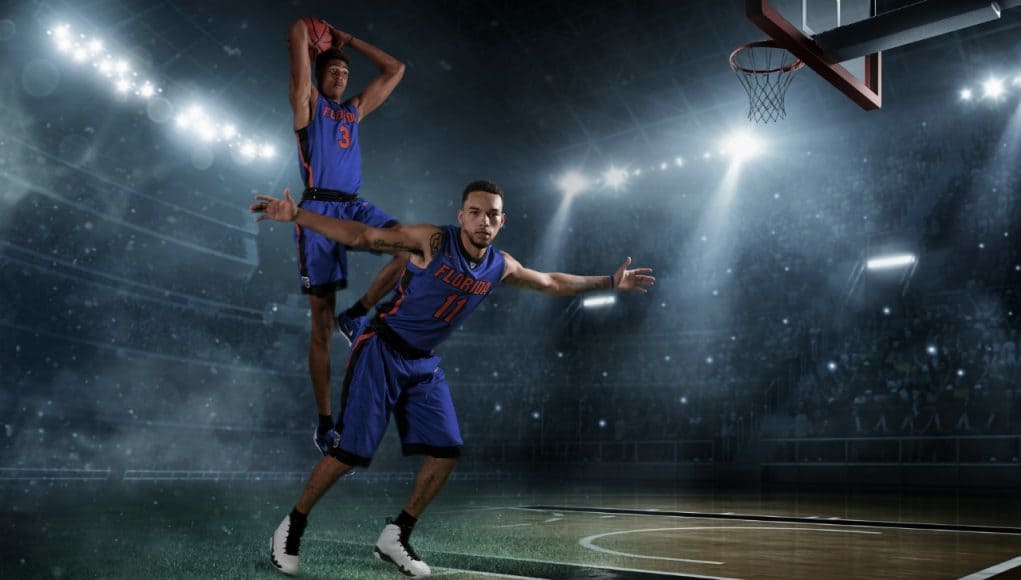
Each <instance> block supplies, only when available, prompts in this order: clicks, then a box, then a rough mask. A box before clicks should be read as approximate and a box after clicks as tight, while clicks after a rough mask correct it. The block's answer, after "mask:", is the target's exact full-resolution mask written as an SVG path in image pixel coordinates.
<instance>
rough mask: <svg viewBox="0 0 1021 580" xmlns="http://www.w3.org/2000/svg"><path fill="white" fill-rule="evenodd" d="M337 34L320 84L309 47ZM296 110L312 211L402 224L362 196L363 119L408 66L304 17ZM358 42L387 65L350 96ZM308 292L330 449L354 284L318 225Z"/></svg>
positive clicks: (295, 57)
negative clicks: (335, 348) (339, 341)
mask: <svg viewBox="0 0 1021 580" xmlns="http://www.w3.org/2000/svg"><path fill="white" fill-rule="evenodd" d="M310 26H311V27H313V28H314V29H315V30H316V34H317V35H318V34H322V33H324V32H326V31H329V34H330V35H331V36H332V39H333V47H332V48H329V49H328V50H325V51H323V52H321V53H319V54H318V56H317V57H316V59H315V75H316V77H315V83H313V82H312V77H311V73H310V62H309V53H310V50H309V49H313V50H312V52H313V53H314V52H316V51H318V49H319V43H318V42H317V41H318V38H312V37H311V36H310V30H309V27H310ZM288 45H289V50H290V55H291V58H290V61H291V90H290V100H291V108H292V109H293V111H294V131H295V133H296V137H297V141H298V155H299V161H300V172H301V179H302V182H303V183H304V186H305V191H304V193H303V194H302V196H301V197H302V201H301V207H302V209H304V210H306V211H308V212H314V213H318V214H322V215H327V216H332V217H336V218H342V219H350V220H355V221H359V222H362V223H364V224H367V225H370V226H374V227H384V228H385V227H390V226H393V225H396V224H397V220H395V219H394V218H393V217H391V216H390V215H388V214H386V213H385V212H383V211H381V210H379V209H377V208H376V207H375V206H374V205H373V204H372V203H370V202H368V201H366V200H364V199H362V198H359V197H358V190H359V188H361V185H362V162H361V149H360V147H359V141H358V129H359V126H360V124H361V121H362V120H363V119H365V117H366V116H367V115H368V114H369V113H371V112H373V111H374V110H376V109H377V108H378V107H379V106H380V105H382V104H383V102H384V101H386V99H387V97H389V96H390V93H392V92H393V90H394V88H395V87H396V86H397V84H398V83H399V82H400V81H401V77H402V76H403V75H404V65H403V64H402V63H401V62H400V61H398V60H397V59H395V58H394V57H392V56H390V55H389V54H387V53H385V52H383V51H382V50H380V49H379V48H376V47H375V46H373V45H371V44H369V43H368V42H365V41H364V40H361V39H358V38H355V37H354V36H352V35H351V34H349V33H347V32H344V31H342V30H340V29H338V28H335V27H333V26H330V25H329V24H328V23H326V22H325V21H322V20H318V19H313V18H303V19H301V20H297V21H295V22H294V23H293V24H292V25H291V28H290V31H289V35H288ZM343 46H350V47H352V48H353V49H355V50H357V51H358V52H360V53H362V54H363V55H365V56H366V57H367V58H368V59H369V60H370V61H372V63H373V64H375V65H376V66H377V67H378V68H379V75H377V76H376V77H375V78H373V79H372V80H371V81H370V82H369V84H368V85H366V87H365V90H363V91H362V92H361V93H359V94H357V95H355V96H353V97H351V98H349V99H347V100H342V99H343V95H344V90H345V89H346V88H347V81H348V58H347V55H345V54H344V53H343V52H341V51H340V48H341V47H343ZM295 239H296V242H297V246H298V264H299V269H300V283H301V290H302V292H304V293H306V294H308V297H309V306H310V308H311V317H312V336H311V340H310V342H309V352H308V367H309V374H310V375H311V379H312V389H313V391H314V394H315V403H316V408H317V410H318V413H319V420H318V425H317V427H316V430H315V434H314V441H315V443H316V446H317V447H319V449H320V451H322V452H323V453H324V454H325V453H326V452H327V451H328V450H329V441H330V440H332V439H334V438H336V432H335V431H334V429H333V422H332V420H331V417H332V409H331V407H330V342H331V338H332V335H333V324H334V316H336V312H335V310H336V294H335V292H336V291H337V290H340V289H343V288H345V287H346V286H347V248H345V247H344V245H343V244H339V243H337V242H335V241H333V240H330V239H328V238H326V237H324V236H322V235H320V234H319V233H317V232H315V231H314V230H309V229H306V228H303V227H302V226H300V225H299V226H296V227H295ZM406 262H407V256H406V255H398V256H397V257H395V258H394V259H393V260H391V261H390V262H389V263H388V264H387V265H386V266H384V267H383V269H382V270H381V271H380V272H379V274H377V275H376V278H375V279H374V280H373V282H372V284H371V285H370V286H369V288H368V290H367V291H366V293H365V295H364V296H362V297H361V299H359V300H358V301H357V302H355V303H354V304H353V305H352V306H351V307H350V308H348V309H347V310H346V311H344V312H343V313H341V315H340V316H339V317H337V324H338V327H339V329H340V332H341V334H342V335H343V336H344V337H345V338H346V339H347V340H348V342H350V341H351V339H352V338H353V335H354V333H355V331H356V329H357V328H358V326H360V322H361V321H363V320H364V316H365V314H366V313H367V312H368V310H369V309H370V308H372V306H373V305H374V304H375V303H376V302H378V301H379V299H380V298H382V297H383V296H384V295H385V294H386V293H387V292H389V291H390V290H391V289H392V288H393V287H394V285H395V284H396V283H397V280H398V278H399V277H400V273H401V271H402V270H403V269H404V264H405V263H406Z"/></svg>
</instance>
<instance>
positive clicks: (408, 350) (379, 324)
mask: <svg viewBox="0 0 1021 580" xmlns="http://www.w3.org/2000/svg"><path fill="white" fill-rule="evenodd" d="M369 326H371V327H372V329H373V330H375V331H376V334H377V335H378V336H379V337H380V338H382V339H383V342H385V343H387V344H388V345H390V346H391V347H393V349H394V350H396V351H397V352H399V353H401V354H402V355H404V357H405V358H426V357H429V356H432V355H433V353H432V352H431V351H428V350H422V349H420V348H415V347H413V346H411V345H410V344H408V343H407V342H405V341H404V339H403V338H401V337H400V335H398V334H397V333H396V332H394V329H392V328H390V327H389V326H387V324H386V323H385V322H383V321H382V320H380V319H379V318H373V319H372V322H370V323H369Z"/></svg>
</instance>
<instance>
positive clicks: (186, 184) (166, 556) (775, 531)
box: [0, 0, 1021, 579]
mask: <svg viewBox="0 0 1021 580" xmlns="http://www.w3.org/2000/svg"><path fill="white" fill-rule="evenodd" d="M865 3H866V4H868V3H869V2H868V0H866V2H865ZM758 4H760V2H755V1H754V0H750V1H747V2H746V1H741V0H719V1H718V0H711V1H710V0H691V1H683V2H681V1H587V0H586V1H582V0H578V1H561V0H555V1H554V0H546V1H534V2H523V1H522V2H518V1H512V0H479V1H467V0H463V1H435V2H426V1H410V0H409V1H399V2H359V3H354V2H329V3H327V2H323V3H313V2H307V1H304V0H292V1H290V2H287V3H269V2H265V3H228V2H223V3H219V2H198V1H189V0H153V1H152V2H127V1H118V0H88V1H81V2H79V1H74V2H72V1H70V0H40V1H23V2H17V1H14V2H12V1H8V2H5V3H4V4H3V9H2V11H0V54H2V55H3V56H2V58H3V67H2V69H0V75H2V79H3V82H2V83H0V108H2V115H0V184H2V187H0V209H2V211H0V267H2V278H0V280H2V282H0V284H2V285H0V289H2V294H0V296H2V299H3V305H4V306H3V308H2V309H0V379H2V380H0V424H2V430H0V498H2V501H0V577H3V578H132V579H137V578H274V577H277V575H278V572H277V571H276V570H275V569H274V567H273V565H272V564H271V563H270V558H269V550H268V548H267V539H268V538H269V537H270V535H271V534H272V533H273V530H274V529H275V526H276V525H277V524H278V523H279V521H280V518H281V517H282V516H283V515H286V513H287V512H288V510H290V509H291V507H292V506H293V505H294V501H295V499H296V498H297V496H298V494H299V492H300V491H301V488H302V486H303V484H304V481H305V480H306V478H307V476H308V473H309V471H310V469H311V468H312V467H313V465H315V463H316V462H317V461H318V460H319V458H320V455H319V453H318V451H317V450H316V449H315V448H314V447H313V445H312V442H311V434H312V430H313V428H314V426H315V423H316V413H315V407H314V405H313V400H312V389H311V385H310V380H309V377H308V370H307V369H308V363H307V353H308V340H309V327H310V318H309V308H308V301H307V299H306V297H305V296H304V295H302V294H301V293H300V288H299V284H298V275H297V274H298V265H297V255H296V251H295V245H294V240H293V232H292V229H293V227H292V225H291V224H281V223H277V222H263V223H260V224H256V222H255V219H254V217H253V216H252V215H251V214H249V212H248V209H247V208H248V205H249V204H250V203H251V202H252V198H253V196H254V195H255V194H258V193H269V194H273V195H280V194H281V192H282V191H283V189H284V188H285V187H289V188H291V189H292V190H295V191H297V192H298V193H300V191H301V188H302V182H301V179H300V176H299V173H298V155H297V150H296V147H295V144H294V143H295V141H294V133H293V132H292V114H291V110H290V107H289V103H288V79H289V69H288V52H287V44H286V36H287V30H288V27H289V26H290V24H291V22H293V21H294V20H296V19H298V18H300V17H302V16H306V15H312V16H316V17H321V18H324V19H326V20H329V21H330V22H332V23H333V24H335V25H337V26H339V27H340V28H343V29H344V30H347V31H350V32H351V33H352V34H354V35H355V36H357V37H359V38H364V39H365V40H368V41H369V42H371V43H373V44H375V45H376V46H379V47H380V48H382V49H384V50H386V51H387V52H389V53H390V54H392V55H394V56H395V57H396V58H398V59H400V60H401V61H402V62H404V63H405V64H406V66H407V70H406V73H405V76H404V79H403V81H402V82H401V84H400V85H399V86H398V87H397V89H396V90H395V91H394V93H393V95H392V96H391V97H390V98H389V100H388V101H387V102H386V103H385V104H384V105H383V106H382V107H381V108H380V109H379V110H378V111H376V112H375V113H373V115H372V116H370V117H368V118H367V119H366V120H365V122H364V124H363V126H362V132H361V138H362V154H363V160H364V161H363V169H364V176H365V179H364V183H363V186H362V189H361V193H362V195H364V196H365V197H367V198H368V199H370V200H372V201H373V202H375V203H376V204H377V205H378V206H380V207H381V208H384V209H385V210H386V211H388V212H390V213H392V214H393V215H395V216H397V217H398V218H399V219H400V220H401V221H402V222H403V223H406V224H412V223H419V222H428V223H437V224H447V223H455V220H456V210H457V209H458V208H459V207H460V194H461V190H462V189H463V188H464V187H465V185H466V184H467V183H469V182H470V181H472V180H475V179H489V180H492V181H494V182H496V183H497V184H499V185H500V186H501V187H502V188H503V189H504V191H505V192H506V197H505V200H504V203H505V209H506V211H507V215H508V219H507V225H506V227H505V228H504V230H503V232H502V233H501V235H500V239H499V240H498V241H497V245H498V246H499V247H500V248H501V249H504V250H506V251H508V252H509V253H510V254H512V255H514V256H515V257H516V258H518V259H519V260H520V261H521V262H522V263H523V264H525V265H527V266H530V267H533V268H536V269H539V270H544V271H564V272H575V273H584V274H603V275H606V274H610V273H612V272H613V271H614V270H615V269H616V268H617V267H618V266H619V265H620V263H621V262H622V261H623V260H624V259H625V258H626V257H627V256H631V257H632V258H633V260H634V264H635V265H636V266H649V267H652V268H654V269H655V275H656V284H655V286H653V288H652V289H651V290H650V291H649V293H648V294H646V295H641V294H637V293H627V294H616V295H607V294H605V293H594V294H589V295H585V296H578V297H573V298H571V297H567V298H561V297H551V296H546V295H543V294H539V293H536V292H528V291H524V290H518V289H515V288H510V287H501V288H500V289H498V290H497V291H496V292H495V293H494V294H493V295H492V296H491V297H490V298H489V299H488V300H487V301H486V302H485V303H484V304H483V306H482V307H480V309H479V310H477V311H476V313H475V314H474V316H473V317H472V318H471V319H470V320H469V321H468V322H467V323H466V324H464V326H463V327H462V328H459V329H458V330H457V331H456V332H455V333H454V335H453V337H452V338H451V339H450V340H448V341H447V342H446V343H445V344H443V345H442V346H441V347H440V348H439V349H438V351H439V352H440V354H441V355H442V357H443V367H444V369H445V371H446V374H447V377H448V379H449V382H450V384H451V391H452V393H453V397H454V402H455V405H456V408H457V413H458V416H459V419H460V422H461V430H462V434H463V436H464V440H465V445H464V448H463V452H464V456H463V458H462V460H461V462H460V463H459V465H458V467H457V470H456V471H455V472H454V475H453V476H452V478H451V481H450V482H449V483H448V485H447V486H446V487H445V488H444V490H443V491H442V492H441V493H440V495H439V496H438V497H437V499H436V500H435V501H434V502H433V504H432V505H431V506H430V508H429V510H428V511H427V512H426V513H425V514H424V515H423V517H422V519H421V521H420V522H419V524H418V526H417V527H416V530H417V531H416V534H415V537H414V540H415V548H416V550H417V551H418V552H419V554H420V555H421V556H422V558H423V559H424V560H425V561H427V562H428V563H429V564H430V565H431V566H432V569H433V575H434V576H447V577H451V578H600V579H602V578H660V577H672V578H778V579H779V578H923V579H935V578H968V579H979V578H991V577H996V578H1007V577H1018V576H1016V575H1021V501H1019V500H1018V497H1019V495H1018V494H1019V492H1021V381H1019V378H1021V352H1019V336H1018V330H1019V323H1018V318H1019V316H1021V299H1019V290H1021V245H1019V243H1018V238H1021V228H1019V218H1021V204H1019V203H1018V200H1019V187H1021V156H1019V153H1021V147H1019V145H1021V10H1017V9H1015V8H1016V4H1017V3H1016V2H1009V1H1008V2H1000V3H990V2H966V1H963V0H962V1H960V2H940V1H935V0H934V1H930V2H928V3H926V2H922V3H918V2H906V1H901V2H893V1H885V0H879V2H878V6H873V7H872V9H873V14H877V15H882V14H884V13H889V12H892V11H896V10H899V9H903V8H905V7H906V8H908V9H910V8H911V6H910V5H912V4H916V5H917V4H930V5H932V6H931V7H930V8H927V9H925V10H926V13H927V14H930V15H936V16H935V17H933V20H934V21H936V23H937V25H936V30H935V31H934V29H933V28H932V27H929V28H925V32H924V34H920V35H916V36H915V37H913V38H911V39H910V40H911V42H910V43H899V44H898V45H896V46H893V45H892V44H891V45H886V46H884V47H883V54H882V56H883V62H882V69H881V80H882V107H881V108H879V109H878V110H871V111H866V110H863V106H862V104H861V103H856V101H854V100H852V99H851V98H848V94H847V92H846V91H843V90H838V88H836V87H835V86H832V84H833V83H835V81H834V79H833V78H827V77H826V76H824V75H823V74H821V73H820V72H819V69H815V68H814V67H815V66H820V65H818V63H809V65H811V66H805V67H803V68H802V69H801V70H791V71H789V72H786V73H783V74H788V75H792V77H791V78H786V79H782V81H781V82H786V81H787V80H789V81H791V84H790V85H789V87H788V90H787V91H786V95H784V96H785V99H784V100H782V102H780V103H775V102H773V103H758V106H760V107H766V108H767V109H768V108H770V107H772V108H773V110H774V112H775V108H776V106H777V105H778V104H779V105H780V106H783V107H785V109H786V111H785V112H786V116H785V117H783V118H780V119H778V120H776V121H767V122H762V123H756V122H751V121H749V119H748V115H749V95H748V94H747V93H746V92H745V88H744V87H743V85H742V80H748V79H749V78H751V79H752V80H759V79H760V78H761V75H762V74H763V73H761V72H760V73H747V74H750V75H752V76H751V77H748V76H745V75H746V73H742V72H740V71H738V72H737V73H735V71H734V70H732V68H731V66H730V64H729V63H728V57H729V56H730V54H731V52H732V51H733V50H734V49H736V48H737V47H739V46H741V45H743V44H745V43H748V42H751V41H755V40H761V39H763V38H766V37H767V36H772V35H774V34H773V32H768V31H767V32H768V34H767V32H764V30H765V29H762V27H761V26H757V24H759V23H757V22H754V21H753V20H750V19H749V18H748V16H747V12H748V11H749V10H750V9H751V8H752V7H753V5H758ZM761 4H763V5H765V3H764V2H761ZM772 4H777V5H779V4H781V2H773V3H772ZM784 4H786V5H788V6H787V9H789V8H790V6H789V5H790V4H792V2H786V3H784ZM794 4H798V2H794ZM807 4H810V5H814V6H820V5H827V4H828V5H831V8H832V5H839V2H836V1H835V0H834V1H832V2H828V3H827V2H824V1H819V2H815V3H811V2H809V3H807ZM848 4H852V2H851V1H850V0H844V5H845V7H846V6H847V5H848ZM948 5H954V7H955V8H954V10H956V12H955V13H954V14H949V13H947V10H949V9H948V8H947V6H948ZM802 7H803V8H804V5H803V6H802ZM810 7H811V6H810ZM824 7H825V6H824ZM994 8H995V9H994ZM805 9H806V11H807V8H805ZM838 10H839V8H838ZM941 10H942V11H943V12H940V11H941ZM969 11H970V12H969ZM916 12H917V11H916ZM958 13H961V14H963V15H961V14H958ZM965 13H967V14H965ZM986 13H989V14H986ZM956 16H960V18H956ZM972 17H973V18H972ZM870 18H872V16H871V14H866V17H865V18H863V19H862V18H859V20H860V21H865V22H868V21H869V19H870ZM876 18H877V19H878V16H876ZM967 18H972V19H971V20H967ZM962 19H965V20H967V21H966V22H965V21H963V20H962ZM876 22H877V24H875V26H873V25H872V23H871V22H868V26H869V27H870V28H866V32H867V31H869V30H875V31H879V32H883V33H884V34H886V33H889V32H890V31H891V30H893V31H895V32H896V31H904V30H908V29H909V28H910V27H909V26H908V25H907V24H905V23H904V22H905V21H903V20H896V19H895V20H894V22H895V24H894V25H893V26H892V27H891V26H886V27H885V28H880V27H879V26H878V20H876ZM802 24H804V25H806V26H805V28H807V24H808V20H807V19H806V20H805V21H803V22H802ZM838 24H840V25H841V26H843V25H844V24H846V19H845V22H840V23H838ZM887 24H889V21H888V22H887ZM830 27H831V28H833V26H830ZM919 29H920V27H918V26H916V27H915V31H917V30H919ZM859 31H860V29H859ZM817 39H818V40H819V43H820V45H822V44H824V42H823V39H822V36H821V35H820V37H818V38H817ZM778 42H780V44H781V45H782V46H788V45H786V44H784V42H788V41H778ZM826 46H827V47H829V46H831V45H826ZM792 50H793V49H792ZM869 50H871V49H869ZM350 52H351V55H352V62H351V81H350V85H349V89H348V92H347V95H353V94H355V93H356V92H357V91H359V90H360V89H361V88H362V87H363V86H364V85H365V83H366V82H368V80H369V79H370V78H372V76H374V74H375V69H374V67H373V65H372V64H371V63H370V62H369V61H368V60H367V59H366V58H365V57H364V56H362V55H361V54H358V53H357V51H350ZM862 54H864V51H863V53H862ZM866 58H867V57H866ZM806 62H807V60H806ZM819 62H822V61H819ZM821 66H823V67H830V66H832V63H829V64H827V63H823V64H822V65H821ZM755 74H759V75H760V76H758V77H756V76H755ZM859 74H860V73H859ZM351 262H352V267H351V274H350V277H351V284H350V287H349V288H348V289H347V290H345V291H343V292H341V293H339V294H338V298H337V304H338V307H339V308H345V307H346V306H347V305H349V304H350V303H351V302H353V301H354V300H355V299H356V298H357V297H358V296H359V295H360V294H361V293H362V292H363V291H364V290H365V289H366V287H367V286H368V283H369V281H370V280H371V278H372V276H373V275H374V273H375V272H376V271H377V270H378V268H380V267H381V266H382V265H383V264H384V263H385V259H384V258H383V257H379V256H374V255H371V254H367V253H360V254H356V255H354V256H353V257H352V258H351ZM609 296H613V298H615V301H611V300H610V299H609ZM332 349H333V350H332V352H333V355H332V357H333V358H332V360H333V371H332V383H333V394H334V399H335V400H336V399H338V398H339V396H340V385H339V383H340V380H341V377H342V374H343V372H342V371H343V368H344V361H345V357H346V353H347V346H346V343H345V342H344V340H343V339H342V338H340V337H339V336H338V337H337V338H336V339H335V341H334V343H333V347H332ZM335 404H337V403H336V401H335ZM419 461H420V459H419V458H418V457H414V456H413V457H408V458H405V457H402V456H401V454H400V445H399V440H398V438H397V434H396V431H395V430H394V428H393V427H391V431H390V432H388V434H387V436H386V437H385V439H384V441H383V444H382V445H381V447H380V450H379V453H378V454H377V456H376V457H375V459H374V461H373V463H372V465H371V467H369V468H367V469H357V470H356V471H355V472H354V473H353V474H352V475H349V476H347V477H345V478H344V479H343V480H341V481H340V482H338V484H337V485H336V486H335V487H334V488H333V489H332V490H331V491H330V493H329V494H327V495H326V496H325V497H324V498H323V500H322V501H321V502H320V503H319V505H318V506H317V509H316V510H315V512H314V513H313V514H312V515H311V516H310V521H309V527H308V531H307V532H306V534H305V540H304V543H303V545H302V551H301V565H302V574H303V575H304V576H306V577H309V578H394V577H399V574H398V572H397V571H396V570H395V569H393V567H391V566H389V565H388V564H385V563H382V562H379V561H377V560H376V559H375V558H373V557H372V546H373V542H374V541H375V538H376V537H377V535H378V533H379V530H380V529H381V527H382V526H383V525H384V519H385V518H386V517H387V516H393V515H394V514H396V513H398V512H399V511H400V509H401V506H402V502H403V501H404V500H405V498H406V497H407V495H408V493H409V491H410V489H411V485H412V483H413V481H414V473H415V471H416V470H417V468H418V465H419ZM1012 574H1015V576H1011V575H1012Z"/></svg>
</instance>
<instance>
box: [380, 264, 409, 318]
mask: <svg viewBox="0 0 1021 580" xmlns="http://www.w3.org/2000/svg"><path fill="white" fill-rule="evenodd" d="M407 273H408V267H407V266H405V267H404V268H403V269H402V270H401V276H400V278H399V281H398V282H397V292H399V293H400V295H401V296H400V298H398V299H397V301H396V302H394V307H393V308H391V309H390V312H386V313H380V314H379V318H380V319H385V318H386V317H387V316H392V315H394V314H397V311H398V310H400V308H401V302H404V296H405V294H404V284H403V282H404V276H405V274H407Z"/></svg>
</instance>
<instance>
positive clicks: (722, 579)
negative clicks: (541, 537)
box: [307, 537, 741, 580]
mask: <svg viewBox="0 0 1021 580" xmlns="http://www.w3.org/2000/svg"><path fill="white" fill-rule="evenodd" d="M307 539H309V540H313V541H318V542H332V543H334V544H353V543H352V542H348V541H347V540H340V539H335V538H322V537H310V538H307ZM436 553H438V554H445V555H449V556H463V557H465V558H479V557H483V558H493V559H496V560H511V561H514V562H531V563H533V564H550V565H552V566H571V567H574V568H592V569H596V570H613V571H614V572H632V573H635V574H646V575H654V576H676V577H678V578H698V579H700V580H741V579H740V578H729V577H727V576H702V575H700V574H690V573H684V572H664V571H662V570H642V569H640V568H624V567H622V566H606V565H603V564H594V563H589V564H581V563H578V562H554V561H553V560H538V559H535V558H515V557H514V556H487V555H485V554H465V553H464V552H448V551H440V550H437V551H436ZM469 571H470V572H474V570H469Z"/></svg>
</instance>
